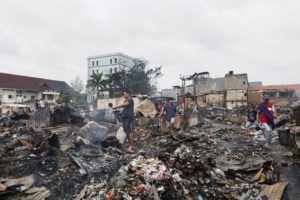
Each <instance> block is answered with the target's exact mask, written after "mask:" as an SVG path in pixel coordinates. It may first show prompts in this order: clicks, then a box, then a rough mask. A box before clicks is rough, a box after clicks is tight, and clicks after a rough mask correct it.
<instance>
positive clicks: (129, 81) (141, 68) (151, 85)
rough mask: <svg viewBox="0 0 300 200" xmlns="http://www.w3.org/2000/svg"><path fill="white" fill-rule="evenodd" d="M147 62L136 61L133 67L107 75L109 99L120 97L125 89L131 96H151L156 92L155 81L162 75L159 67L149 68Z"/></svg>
mask: <svg viewBox="0 0 300 200" xmlns="http://www.w3.org/2000/svg"><path fill="white" fill-rule="evenodd" d="M147 64H148V63H147V61H145V60H140V59H136V60H134V66H133V67H132V68H130V69H129V70H128V71H126V70H125V69H121V70H119V72H115V73H112V74H110V75H108V80H107V82H108V86H109V91H110V96H111V97H116V96H120V95H121V94H122V91H123V89H125V88H127V89H130V90H131V91H132V93H133V94H144V95H151V94H154V93H155V92H156V85H155V83H156V80H157V79H158V78H159V77H160V76H161V75H162V74H161V67H156V68H150V67H148V66H147Z"/></svg>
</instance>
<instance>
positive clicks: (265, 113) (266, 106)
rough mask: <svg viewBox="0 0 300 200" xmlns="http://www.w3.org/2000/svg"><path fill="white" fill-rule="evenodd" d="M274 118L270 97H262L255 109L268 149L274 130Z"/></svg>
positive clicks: (274, 113) (274, 112)
mask: <svg viewBox="0 0 300 200" xmlns="http://www.w3.org/2000/svg"><path fill="white" fill-rule="evenodd" d="M274 118H277V116H276V111H275V108H274V106H273V104H272V103H271V102H270V95H264V97H263V102H262V103H260V104H259V105H258V108H257V122H258V123H259V125H260V128H262V129H263V131H264V135H265V138H266V142H267V143H266V145H265V146H266V147H267V148H270V144H271V141H272V133H273V129H274V128H275V122H274Z"/></svg>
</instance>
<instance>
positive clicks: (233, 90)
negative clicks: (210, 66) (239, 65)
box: [225, 71, 249, 109]
mask: <svg viewBox="0 0 300 200" xmlns="http://www.w3.org/2000/svg"><path fill="white" fill-rule="evenodd" d="M248 87H249V84H248V75H247V74H234V73H233V71H230V72H229V73H228V74H226V75H225V91H226V93H225V104H226V108H228V109H232V108H235V107H240V106H246V105H247V104H248V94H247V92H248Z"/></svg>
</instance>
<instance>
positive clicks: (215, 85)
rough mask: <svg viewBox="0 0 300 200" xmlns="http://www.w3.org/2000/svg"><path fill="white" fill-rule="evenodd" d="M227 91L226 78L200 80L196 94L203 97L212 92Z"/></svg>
mask: <svg viewBox="0 0 300 200" xmlns="http://www.w3.org/2000/svg"><path fill="white" fill-rule="evenodd" d="M224 90H225V82H224V78H214V79H212V78H208V79H203V78H202V79H199V80H198V83H197V84H196V94H197V95H203V94H208V93H211V92H220V91H224Z"/></svg>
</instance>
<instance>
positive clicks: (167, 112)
mask: <svg viewBox="0 0 300 200" xmlns="http://www.w3.org/2000/svg"><path fill="white" fill-rule="evenodd" d="M176 113H177V110H176V106H175V105H174V102H173V98H167V104H166V105H165V106H164V107H163V109H162V113H161V115H164V117H165V120H166V122H167V127H168V128H169V131H172V130H173V129H174V123H175V116H176Z"/></svg>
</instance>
